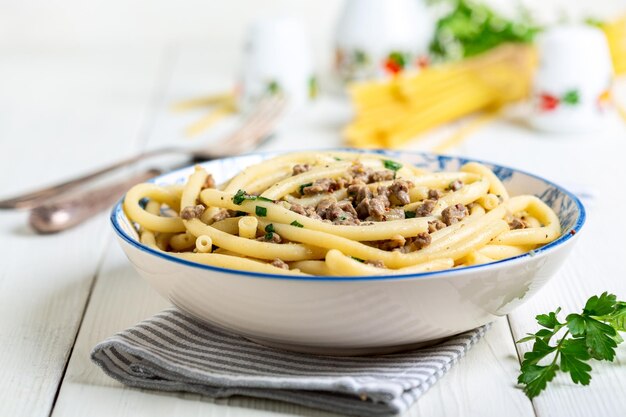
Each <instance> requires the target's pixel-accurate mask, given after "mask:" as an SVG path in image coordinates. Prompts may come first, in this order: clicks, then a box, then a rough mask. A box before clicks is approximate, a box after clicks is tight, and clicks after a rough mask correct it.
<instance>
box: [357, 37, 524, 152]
mask: <svg viewBox="0 0 626 417" xmlns="http://www.w3.org/2000/svg"><path fill="white" fill-rule="evenodd" d="M535 66H536V56H535V52H534V50H533V48H532V47H529V46H523V45H504V46H501V47H498V48H496V49H494V50H492V51H490V52H487V53H484V54H482V55H480V56H478V57H475V58H470V59H466V60H463V61H460V62H454V63H449V64H443V65H439V66H435V67H431V68H427V69H425V70H423V71H421V72H420V73H418V74H415V75H409V76H402V75H401V76H398V77H395V78H394V79H392V80H389V81H383V82H381V81H371V82H364V83H358V84H353V85H351V86H350V87H349V93H350V96H351V98H352V100H353V103H354V107H355V110H356V118H355V120H354V121H353V122H352V123H351V124H350V125H348V126H347V127H346V129H345V131H344V135H345V137H346V139H347V141H348V142H349V143H350V145H352V146H356V147H364V148H375V147H385V148H397V147H399V146H402V145H403V144H404V143H406V142H407V141H409V140H411V139H413V138H414V137H415V136H416V135H418V134H420V133H422V132H424V131H426V130H429V129H431V128H433V127H436V126H439V125H441V124H443V123H446V122H449V121H452V120H455V119H458V118H460V117H463V116H466V115H468V114H471V113H474V112H477V111H480V110H495V109H497V108H499V107H501V106H502V105H504V104H506V103H509V102H512V101H517V100H520V99H523V98H525V97H527V96H528V93H529V90H530V85H531V79H532V74H533V70H534V68H535Z"/></svg>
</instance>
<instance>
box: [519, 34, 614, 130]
mask: <svg viewBox="0 0 626 417" xmlns="http://www.w3.org/2000/svg"><path fill="white" fill-rule="evenodd" d="M537 46H538V49H539V68H538V70H537V73H536V75H535V79H534V83H533V90H532V114H531V118H530V122H531V124H532V125H533V126H534V127H535V128H537V129H539V130H542V131H547V132H555V133H558V132H562V133H577V132H584V131H590V130H597V129H601V128H602V127H603V125H605V122H606V116H607V111H608V109H609V108H610V107H611V100H610V94H611V93H610V91H611V83H612V79H613V67H612V63H611V56H610V52H609V48H608V44H607V41H606V38H605V37H604V34H603V33H602V31H600V30H599V29H596V28H593V27H591V26H587V25H576V26H574V25H568V26H556V27H554V28H552V29H549V30H548V31H546V32H545V33H543V34H542V35H541V36H539V38H538V40H537Z"/></svg>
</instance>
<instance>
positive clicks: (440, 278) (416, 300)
mask: <svg viewBox="0 0 626 417" xmlns="http://www.w3.org/2000/svg"><path fill="white" fill-rule="evenodd" d="M393 155H394V156H395V157H398V154H397V153H394V154H393ZM402 155H410V156H411V158H415V157H416V156H420V157H422V158H426V159H428V158H438V157H432V156H428V155H426V156H425V155H417V154H400V156H402ZM267 156H271V155H262V156H259V155H250V156H245V157H241V158H239V159H238V158H233V159H231V160H230V161H231V162H228V163H227V164H229V163H232V162H235V165H239V164H241V163H243V164H244V165H249V164H250V163H254V162H258V161H259V160H261V159H264V158H266V157H267ZM448 160H449V161H456V163H458V164H460V163H463V162H465V161H464V160H457V159H454V158H452V159H451V158H448ZM438 163H439V162H438ZM206 166H207V168H208V169H209V170H212V171H213V172H214V173H217V171H216V168H218V167H219V168H221V169H224V170H225V171H226V174H224V175H225V176H226V177H228V176H230V175H232V174H233V173H234V172H233V171H232V169H233V168H231V169H227V167H226V166H225V165H224V162H221V164H220V161H213V162H211V163H207V164H206ZM239 168H240V167H238V168H237V170H238V169H239ZM501 169H505V168H501ZM189 172H190V171H180V172H177V173H173V174H168V175H166V176H164V177H161V178H159V179H157V180H156V182H157V183H172V182H178V181H180V179H181V178H182V180H184V179H185V177H186V175H188V174H189ZM496 172H498V171H496ZM511 172H513V171H511ZM174 174H175V175H174ZM507 175H508V174H507ZM507 175H502V177H507ZM218 180H219V179H218ZM505 180H507V182H509V183H516V182H517V183H520V184H524V183H525V184H526V186H527V187H531V188H532V185H533V183H536V182H537V181H539V182H540V183H543V184H544V185H546V186H547V185H549V186H550V187H554V186H553V185H551V184H549V183H546V182H544V181H543V180H541V179H538V178H537V177H533V176H530V175H527V174H523V173H519V172H517V171H515V173H514V175H511V176H510V177H508V178H505ZM520 180H524V181H521V182H520ZM521 188H524V187H521ZM525 192H533V190H532V189H527V190H525ZM566 196H568V197H571V198H573V199H574V201H575V203H576V204H575V205H574V208H572V205H570V204H565V203H563V201H561V202H560V203H559V204H557V205H560V208H561V209H562V210H570V211H571V210H574V209H575V213H560V212H559V211H558V210H559V207H555V202H557V200H558V199H553V201H552V203H553V204H552V206H553V208H555V209H556V210H557V212H559V214H560V216H561V222H562V223H566V222H573V224H564V226H565V227H566V233H565V234H564V236H563V237H561V238H560V239H559V241H557V242H555V243H553V244H551V245H550V246H551V247H549V248H546V249H545V250H538V251H537V253H536V254H534V255H533V256H529V255H522V256H520V257H517V258H515V259H510V260H505V261H500V262H496V263H493V264H489V265H482V266H477V267H470V268H464V269H459V270H454V271H440V272H435V273H427V274H419V275H414V276H405V277H401V278H384V277H383V278H380V277H378V278H375V277H356V278H336V277H332V278H306V279H294V278H293V277H291V278H290V277H285V276H282V277H281V276H275V275H264V274H254V273H248V272H241V271H233V270H225V269H220V268H212V267H207V266H203V265H198V264H194V263H191V262H186V261H181V260H175V259H174V258H173V257H170V256H168V255H166V254H163V253H159V252H156V251H153V250H151V249H149V248H146V247H144V246H142V245H141V244H140V243H138V242H137V239H136V233H135V232H134V229H133V228H132V225H131V224H130V223H129V222H128V220H127V219H126V218H125V216H124V214H123V211H122V210H120V209H119V207H118V209H117V211H116V210H114V212H113V222H114V224H115V225H116V231H117V232H118V238H119V241H120V243H121V245H122V248H123V249H124V251H125V252H126V255H127V256H128V258H129V259H130V261H131V262H132V264H133V265H134V266H135V268H136V269H137V271H138V272H139V273H140V274H141V276H143V277H144V278H145V279H147V280H148V281H149V282H150V283H151V284H152V285H153V286H154V288H156V289H157V291H158V292H159V293H160V294H161V295H162V296H163V297H165V298H167V299H169V300H170V301H171V302H172V303H174V304H175V305H176V306H178V307H179V308H181V309H183V310H185V311H187V312H189V313H191V314H192V315H194V316H196V317H198V318H200V319H202V320H205V321H208V322H211V323H213V324H216V325H219V326H221V327H224V328H227V329H230V330H233V331H236V332H238V333H241V334H243V335H245V336H247V337H250V338H253V339H255V340H258V341H260V342H262V343H267V344H271V345H277V346H282V347H286V348H289V349H294V350H301V351H310V352H317V353H333V354H359V353H371V352H383V351H389V350H397V349H401V348H403V347H409V346H415V345H416V344H420V343H424V342H429V341H433V340H437V339H440V338H444V337H447V336H451V335H454V334H456V333H459V332H463V331H466V330H469V329H472V328H474V327H477V326H480V325H483V324H486V323H488V322H490V321H492V320H493V319H494V318H495V317H497V316H501V315H504V314H507V313H509V312H510V311H512V310H513V309H514V308H515V307H517V306H518V305H520V304H521V303H523V302H524V301H525V300H526V299H528V298H529V297H531V296H532V295H533V294H534V293H535V292H536V291H537V290H538V289H539V288H541V287H542V286H543V285H544V284H545V283H546V282H547V281H548V279H550V277H551V276H552V275H553V274H554V273H555V272H556V270H557V269H558V268H559V267H560V266H561V264H562V263H563V262H564V261H565V259H566V258H567V255H568V254H569V252H570V250H571V248H572V244H573V243H574V241H575V236H571V235H569V233H568V232H569V230H570V229H574V230H578V229H579V228H580V226H581V225H582V222H583V221H584V210H583V209H582V206H580V203H579V202H578V201H577V200H576V199H575V197H573V196H571V195H569V194H567V195H566ZM566 214H567V215H566Z"/></svg>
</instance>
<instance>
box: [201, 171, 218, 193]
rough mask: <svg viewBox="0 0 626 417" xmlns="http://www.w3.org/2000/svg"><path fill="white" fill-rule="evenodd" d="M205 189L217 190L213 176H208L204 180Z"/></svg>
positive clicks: (203, 186) (203, 187)
mask: <svg viewBox="0 0 626 417" xmlns="http://www.w3.org/2000/svg"><path fill="white" fill-rule="evenodd" d="M205 188H215V179H214V178H213V175H211V174H209V175H207V177H206V179H205V180H204V184H202V189H203V190H204V189H205Z"/></svg>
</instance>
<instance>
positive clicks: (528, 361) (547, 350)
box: [517, 292, 626, 398]
mask: <svg viewBox="0 0 626 417" xmlns="http://www.w3.org/2000/svg"><path fill="white" fill-rule="evenodd" d="M560 311H561V308H560V307H559V308H557V309H556V310H555V311H553V312H550V313H548V314H540V315H538V316H537V317H535V318H536V320H537V323H539V325H540V326H541V327H542V329H540V330H539V331H537V332H536V333H534V334H529V335H528V336H527V337H524V338H523V339H521V340H518V341H517V343H523V342H529V341H534V343H533V348H532V350H531V351H529V352H526V354H524V360H523V361H522V364H521V373H520V375H519V377H518V379H517V381H518V382H519V383H520V384H523V385H524V392H525V393H526V395H527V396H528V397H529V398H534V397H536V396H537V395H539V394H540V393H541V391H543V390H544V389H545V388H546V386H547V384H548V382H550V381H552V379H554V377H555V376H556V373H557V371H559V370H561V371H563V372H565V373H569V375H570V377H571V379H572V381H573V382H574V383H575V384H582V385H589V382H590V381H591V374H590V372H591V366H590V365H589V364H588V363H587V362H589V361H590V360H591V359H596V360H605V361H609V362H611V361H613V359H615V349H616V348H617V345H618V344H620V343H621V342H623V341H624V339H622V337H621V336H620V335H619V332H625V331H626V302H624V301H618V300H617V297H616V296H615V295H613V294H609V293H607V292H604V293H602V294H601V295H599V296H597V295H594V296H593V297H591V298H590V299H589V300H587V303H586V304H585V308H584V309H583V311H582V313H580V314H577V313H574V314H569V315H568V316H567V317H565V321H563V322H562V321H560V319H559V317H558V314H559V313H560ZM557 333H560V337H558V338H557V337H556V336H557ZM553 338H554V340H553ZM540 362H541V363H542V364H541V365H540Z"/></svg>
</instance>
